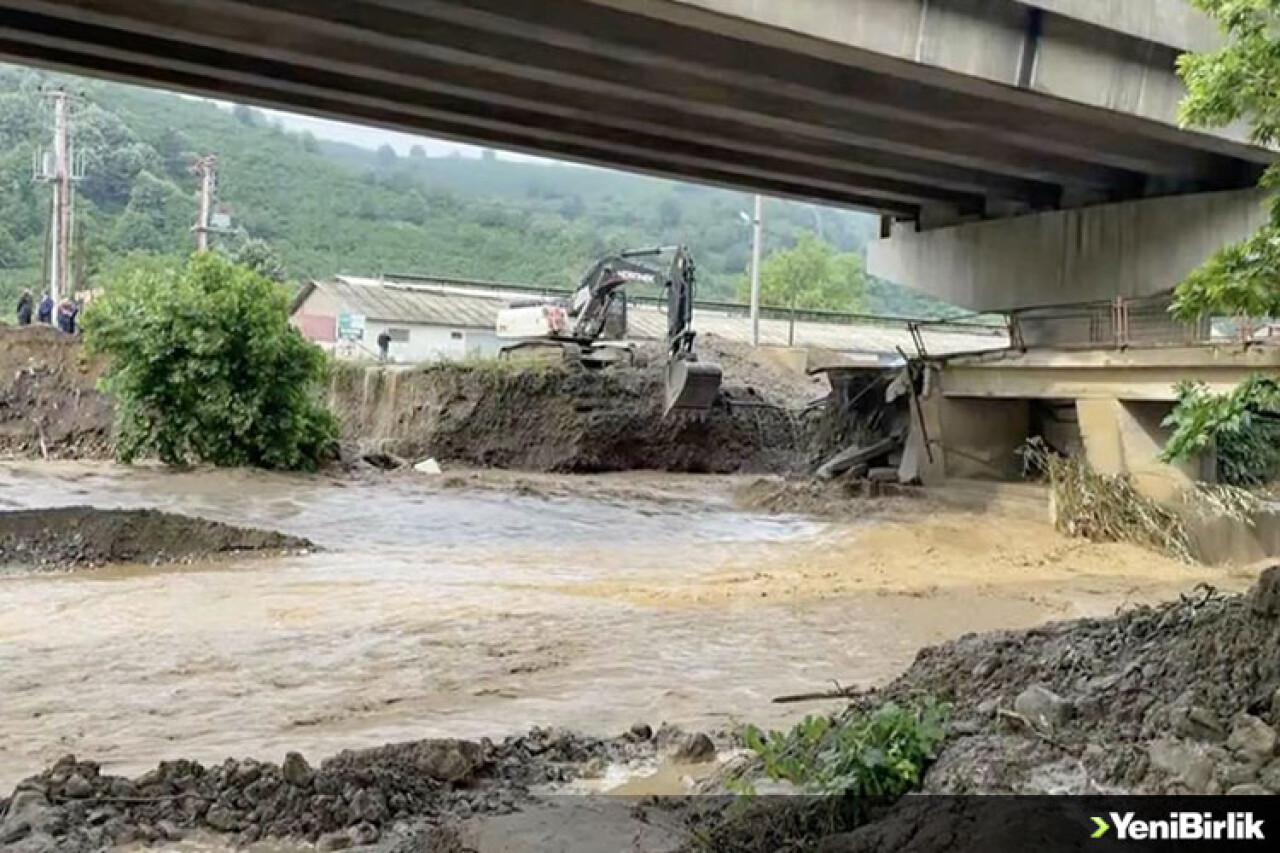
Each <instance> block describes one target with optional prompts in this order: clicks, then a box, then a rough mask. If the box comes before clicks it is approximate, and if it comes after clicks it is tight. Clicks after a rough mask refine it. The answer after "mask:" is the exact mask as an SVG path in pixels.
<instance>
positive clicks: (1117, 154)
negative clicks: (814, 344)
mask: <svg viewBox="0 0 1280 853" xmlns="http://www.w3.org/2000/svg"><path fill="white" fill-rule="evenodd" d="M837 2H845V0H797V7H798V6H799V5H804V6H805V7H806V8H812V9H816V10H819V11H821V10H827V11H828V12H831V11H833V10H836V11H838V10H839V9H845V10H846V11H849V12H850V13H851V14H853V13H854V12H853V10H855V9H856V10H861V12H859V13H857V14H861V13H865V12H866V10H867V9H868V8H870V7H872V6H876V5H877V4H880V5H884V4H889V5H888V7H886V8H892V9H899V8H905V7H898V6H894V5H893V3H894V2H895V0H847V2H849V3H850V4H851V5H850V6H848V7H844V6H839V5H833V4H836V3H837ZM931 2H935V3H937V4H939V7H940V8H944V7H945V8H946V9H948V10H949V12H948V13H949V14H952V15H953V16H955V15H960V14H973V15H976V16H977V18H975V20H978V18H982V16H988V17H991V16H992V15H994V19H998V20H1000V21H1005V22H1006V23H1008V24H1009V26H1010V27H1011V28H1012V29H1011V30H1010V33H1009V36H1010V38H1012V39H1013V40H1014V42H1016V41H1017V39H1019V38H1021V37H1022V36H1021V35H1020V34H1019V33H1018V32H1017V28H1018V26H1020V22H1021V21H1022V20H1023V18H1024V17H1025V15H1026V14H1027V12H1026V9H1025V7H1023V6H1020V5H1018V4H1015V3H1013V2H1011V0H1007V2H1006V0H1000V2H992V1H991V0H931ZM1064 2H1065V0H1064ZM1075 5H1085V6H1087V5H1088V4H1087V3H1086V2H1085V0H1080V2H1078V3H1076V4H1075ZM864 7H865V8H864ZM997 7H998V8H997ZM788 8H791V7H788ZM0 10H3V11H4V14H3V15H0V31H5V30H6V29H7V32H9V33H10V34H11V37H9V38H8V39H7V40H6V47H5V49H6V51H7V52H8V53H9V55H12V56H15V57H19V58H21V59H23V60H25V61H33V62H36V63H37V64H40V63H44V64H51V63H53V64H61V65H62V66H63V67H68V68H73V69H76V70H85V69H89V70H96V71H98V72H106V73H108V74H112V75H115V76H120V77H125V78H128V79H132V80H143V81H158V82H163V83H167V84H169V85H176V86H180V87H186V88H189V89H194V90H197V91H200V92H201V93H204V94H210V93H214V94H224V95H227V96H231V97H236V98H242V99H248V100H253V101H255V102H260V103H267V104H271V105H273V106H282V107H286V108H299V107H300V108H303V109H307V110H312V111H317V112H322V113H324V114H326V115H336V116H346V117H357V118H362V119H366V120H370V121H374V122H376V123H380V124H385V125H388V126H395V127H398V128H401V129H412V130H419V131H424V132H428V133H433V134H438V135H445V136H451V137H455V138H463V139H466V140H468V141H478V142H483V143H486V144H494V145H507V146H515V147H517V148H520V149H522V150H530V149H533V150H536V151H539V152H542V153H553V154H557V155H560V156H567V157H571V158H575V159H584V160H586V161H588V162H595V163H603V164H609V165H621V166H624V167H630V168H635V169H641V170H654V171H657V172H660V173H663V174H667V175H674V176H680V177H694V178H698V177H705V179H706V180H708V181H711V182H721V181H726V182H729V183H733V184H735V185H736V186H739V187H754V188H757V189H761V190H765V191H770V192H777V191H780V190H779V188H781V191H782V192H784V194H788V195H798V196H801V197H806V198H822V199H827V200H830V201H834V202H836V203H840V204H850V205H856V206H862V207H870V208H872V209H877V210H880V211H882V212H885V213H889V214H892V215H894V216H897V217H905V218H916V219H917V222H919V223H922V224H924V225H927V226H933V225H935V224H937V225H945V224H949V223H952V222H955V221H957V220H958V219H960V220H963V219H970V218H973V217H975V216H997V217H1003V216H1010V215H1016V214H1019V213H1025V212H1027V211H1035V210H1045V209H1051V208H1055V207H1060V206H1074V205H1087V204H1094V203H1097V202H1099V201H1108V200H1118V199H1127V198H1135V197H1143V196H1150V195H1155V194H1165V193H1184V192H1189V191H1198V190H1206V189H1222V188H1236V187H1241V186H1247V185H1249V184H1251V183H1252V182H1253V181H1254V180H1255V179H1256V177H1257V175H1258V173H1259V172H1260V170H1261V168H1262V166H1263V164H1265V163H1267V162H1270V161H1271V159H1273V157H1274V155H1273V154H1272V152H1268V151H1263V150H1261V149H1257V148H1253V147H1250V146H1247V145H1243V144H1240V143H1238V142H1236V141H1233V140H1230V139H1222V138H1218V137H1213V136H1208V135H1205V134H1193V133H1187V132H1185V131H1182V130H1179V129H1177V128H1173V127H1170V126H1167V125H1163V124H1161V123H1160V122H1156V121H1152V120H1150V119H1144V118H1140V117H1137V116H1133V115H1127V114H1122V113H1121V112H1117V111H1112V110H1107V109H1102V108H1098V107H1090V106H1087V105H1084V104H1080V103H1072V102H1070V101H1067V100H1063V99H1061V98H1055V97H1052V96H1050V95H1047V94H1046V93H1045V92H1040V91H1031V90H1027V89H1020V88H1019V87H1018V86H1017V85H1012V86H1010V85H997V84H995V83H993V81H992V79H987V78H984V77H982V75H977V76H972V75H965V74H959V73H956V72H955V70H954V69H952V70H949V69H948V68H946V67H938V66H936V65H932V64H930V63H929V62H911V61H907V60H904V59H903V58H901V56H899V55H898V54H897V53H895V52H894V51H888V52H887V53H877V52H876V51H874V50H870V49H866V48H865V45H864V46H860V45H859V44H856V43H848V44H844V43H838V41H837V40H836V39H834V38H826V37H825V36H826V33H819V34H818V35H817V36H814V35H813V34H808V35H806V34H805V33H803V32H799V31H791V30H785V28H780V27H777V26H773V27H768V26H765V23H766V22H767V21H769V20H771V15H773V14H774V13H775V12H777V11H778V7H774V6H771V5H769V4H763V5H761V4H760V3H759V2H748V0H645V2H642V3H641V2H637V0H540V2H539V3H536V4H522V3H511V2H509V0H356V1H355V2H339V0H257V1H256V2H248V0H187V2H177V0H152V2H146V3H144V2H142V0H21V2H20V0H0ZM726 10H728V12H726ZM753 10H754V12H760V13H761V14H758V15H757V14H754V13H753ZM1086 11H1087V10H1086ZM730 12H731V13H734V14H729V13H730ZM863 17H866V15H865V14H864V15H863ZM819 18H821V16H819ZM1006 19H1007V20H1006ZM813 20H814V19H813V18H812V16H811V17H810V19H809V21H808V22H809V23H810V24H812V23H813ZM869 20H870V19H869ZM922 20H923V19H922ZM1064 20H1065V19H1064ZM819 23H821V21H820V20H819ZM829 23H830V24H831V25H832V30H833V31H834V30H836V29H839V27H837V26H836V25H837V24H840V23H841V21H840V20H835V19H833V20H831V21H830V22H829ZM864 23H865V22H864ZM871 23H872V24H874V25H876V26H880V24H879V23H878V22H876V21H874V20H871ZM1002 25H1003V24H1002ZM886 26H887V25H886ZM944 29H945V28H944ZM940 32H943V31H942V30H940ZM1108 32H1109V31H1108ZM935 35H937V34H936V33H935ZM971 35H972V34H971ZM1114 36H1115V38H1119V39H1124V38H1130V36H1128V35H1125V34H1124V33H1122V32H1117V33H1115V34H1114ZM1006 41H1008V39H1006ZM973 47H974V49H975V50H976V51H977V53H979V54H980V53H981V52H982V49H983V47H982V45H981V44H980V43H975V44H974V45H973ZM1009 47H1010V45H1009V44H1005V43H1003V42H1002V43H1001V45H1000V50H1001V51H1004V52H1008V50H1007V49H1008V48H1009ZM1161 49H1164V48H1161ZM952 52H953V53H954V51H952ZM1001 55H1003V53H1002V54H1001ZM1025 60H1026V56H1023V57H1022V58H1021V59H1020V60H1019V61H1020V62H1021V63H1023V64H1025ZM988 64H990V63H988ZM1143 67H1144V68H1145V67H1146V66H1143ZM1001 73H1003V72H1001ZM1018 76H1019V77H1020V76H1021V71H1019V72H1018ZM1162 92H1163V90H1162Z"/></svg>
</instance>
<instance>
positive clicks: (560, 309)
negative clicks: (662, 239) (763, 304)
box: [497, 246, 722, 415]
mask: <svg viewBox="0 0 1280 853" xmlns="http://www.w3.org/2000/svg"><path fill="white" fill-rule="evenodd" d="M666 254H670V255H671V262H670V264H669V265H668V266H667V267H666V268H665V269H663V268H661V267H659V266H655V265H652V262H650V263H645V259H653V258H660V257H661V256H663V255H666ZM696 280H697V266H696V265H695V264H694V261H693V256H692V255H691V254H690V253H689V250H688V248H687V247H685V246H659V247H656V248H651V249H635V250H630V251H625V252H620V253H619V254H617V255H611V256H609V257H606V258H601V259H600V260H598V261H596V263H595V264H593V265H592V267H591V269H590V270H589V271H588V272H587V274H586V275H585V276H583V278H582V282H581V283H580V284H579V285H578V287H577V289H576V290H574V292H573V295H572V296H571V297H570V298H569V300H568V301H567V302H566V301H563V300H561V301H548V300H530V301H524V302H517V303H512V304H511V305H509V306H507V307H506V308H504V309H503V310H502V311H500V312H499V313H498V323H497V335H498V337H499V338H508V339H510V338H515V339H518V343H515V344H512V345H510V346H508V347H505V348H504V349H503V351H502V353H503V356H504V357H508V358H509V357H513V356H517V355H523V356H527V355H530V354H538V353H546V352H548V351H550V352H552V353H553V355H556V354H557V351H558V357H560V358H563V359H564V360H566V361H570V362H574V363H581V364H584V365H587V366H591V367H601V366H607V365H610V364H615V363H618V362H620V361H627V360H630V359H631V358H632V357H633V351H634V348H633V345H632V344H630V343H628V342H626V341H622V340H618V338H621V337H622V336H623V335H625V331H626V293H625V290H624V288H625V287H626V285H628V284H643V285H651V286H661V287H662V289H663V291H664V294H665V296H666V300H667V365H666V400H665V406H664V409H663V414H664V415H667V414H670V413H672V412H688V413H698V412H705V411H707V410H709V409H710V408H711V405H712V403H713V402H714V401H715V399H716V395H717V394H718V393H719V390H720V382H721V378H722V372H721V370H720V367H719V365H716V364H709V363H704V362H699V361H698V357H697V353H696V352H695V350H694V339H695V338H696V337H697V333H696V332H695V331H694V330H693V298H694V290H695V285H696ZM606 333H608V337H609V339H606Z"/></svg>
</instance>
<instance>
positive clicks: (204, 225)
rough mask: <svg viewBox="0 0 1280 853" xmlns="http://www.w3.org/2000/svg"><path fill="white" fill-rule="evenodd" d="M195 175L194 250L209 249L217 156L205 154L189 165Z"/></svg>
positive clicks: (202, 250)
mask: <svg viewBox="0 0 1280 853" xmlns="http://www.w3.org/2000/svg"><path fill="white" fill-rule="evenodd" d="M191 168H192V171H194V172H195V173H196V174H197V175H199V176H200V212H199V213H198V214H197V218H196V224H195V225H194V226H192V228H191V230H192V231H194V232H195V235H196V251H197V252H207V251H209V231H210V230H211V229H210V227H209V223H210V220H211V218H212V217H213V198H214V193H215V192H216V190H217V180H218V158H217V156H216V155H213V154H206V155H205V156H203V157H201V158H200V159H199V160H196V162H195V165H194V166H192V167H191Z"/></svg>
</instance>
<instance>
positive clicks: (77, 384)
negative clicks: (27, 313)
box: [0, 326, 114, 459]
mask: <svg viewBox="0 0 1280 853" xmlns="http://www.w3.org/2000/svg"><path fill="white" fill-rule="evenodd" d="M101 374H102V365H101V363H99V362H96V361H92V360H89V359H86V358H85V356H84V353H83V349H82V347H81V345H80V339H79V338H76V337H73V336H71V335H66V334H63V333H62V332H59V331H57V330H56V329H53V328H50V327H49V326H25V327H0V454H11V455H17V456H42V455H47V456H49V457H52V458H79V459H86V458H106V457H109V456H110V455H111V423H112V419H113V417H114V411H113V407H112V405H111V401H110V399H109V398H107V397H106V396H105V395H103V394H102V393H101V392H99V391H98V390H97V383H98V379H99V377H100V376H101Z"/></svg>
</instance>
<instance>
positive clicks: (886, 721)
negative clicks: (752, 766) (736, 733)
mask: <svg viewBox="0 0 1280 853" xmlns="http://www.w3.org/2000/svg"><path fill="white" fill-rule="evenodd" d="M947 712H948V708H947V706H946V705H944V704H940V703H938V702H935V701H925V702H922V703H920V704H919V705H916V706H910V707H904V706H901V705H897V704H895V703H892V702H890V703H887V704H884V705H881V706H880V707H878V708H876V709H875V710H872V711H860V710H856V709H850V710H849V711H847V712H846V713H845V714H844V715H843V716H841V717H839V718H836V719H832V718H831V717H818V716H810V717H806V718H805V719H804V721H803V722H801V723H798V724H797V725H796V726H795V727H794V728H792V729H791V730H790V731H788V732H779V731H775V732H769V733H764V732H762V731H760V730H759V729H757V728H755V727H754V726H753V727H749V728H748V729H747V732H746V741H747V747H748V748H750V749H751V750H752V751H753V752H755V753H756V755H758V756H759V757H760V759H761V761H762V762H763V766H764V772H765V775H767V776H768V777H769V778H771V779H775V780H782V781H786V782H790V783H792V784H793V785H795V786H796V787H798V788H800V789H801V790H802V791H804V792H805V793H810V794H820V795H824V796H833V795H840V796H848V797H854V798H896V797H900V796H902V795H903V794H905V793H907V792H909V791H913V790H915V789H916V788H918V787H919V786H920V779H921V777H922V776H923V774H924V770H925V768H926V767H927V766H928V764H929V762H930V761H932V760H933V758H934V756H935V754H936V752H937V749H938V747H939V746H941V745H942V741H943V738H944V737H945V735H946V726H945V721H946V717H947Z"/></svg>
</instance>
